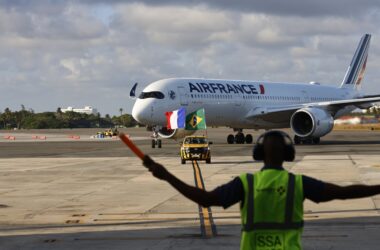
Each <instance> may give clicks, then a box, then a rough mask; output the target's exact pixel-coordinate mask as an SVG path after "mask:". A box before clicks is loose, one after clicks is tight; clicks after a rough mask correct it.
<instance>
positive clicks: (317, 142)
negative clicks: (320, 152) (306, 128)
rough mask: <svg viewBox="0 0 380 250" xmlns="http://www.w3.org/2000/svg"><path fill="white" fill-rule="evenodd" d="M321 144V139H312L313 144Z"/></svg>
mask: <svg viewBox="0 0 380 250" xmlns="http://www.w3.org/2000/svg"><path fill="white" fill-rule="evenodd" d="M320 142H321V138H319V137H314V138H313V143H314V144H319V143H320Z"/></svg>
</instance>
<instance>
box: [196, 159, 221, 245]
mask: <svg viewBox="0 0 380 250" xmlns="http://www.w3.org/2000/svg"><path fill="white" fill-rule="evenodd" d="M192 164H193V169H194V181H195V185H196V187H197V188H200V189H203V190H204V189H205V186H204V182H203V178H202V172H201V169H200V168H199V165H198V162H197V161H196V160H193V161H192ZM198 208H199V219H200V222H201V233H202V236H203V237H206V238H210V237H213V236H216V234H217V233H216V226H215V224H214V219H213V217H212V211H211V208H209V207H208V208H205V207H202V206H198Z"/></svg>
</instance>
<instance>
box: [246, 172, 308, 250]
mask: <svg viewBox="0 0 380 250" xmlns="http://www.w3.org/2000/svg"><path fill="white" fill-rule="evenodd" d="M240 179H241V182H242V183H243V187H244V203H243V204H242V205H241V206H240V214H241V220H242V227H243V228H242V237H241V242H240V249H254V250H298V249H302V246H301V234H302V231H303V200H304V194H303V184H302V175H294V174H292V173H289V172H287V171H286V170H280V169H264V170H262V171H259V172H257V173H255V174H242V175H241V176H240Z"/></svg>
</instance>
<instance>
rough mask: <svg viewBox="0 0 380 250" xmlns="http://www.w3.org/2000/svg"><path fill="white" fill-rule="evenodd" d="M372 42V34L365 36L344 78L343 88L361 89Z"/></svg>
mask: <svg viewBox="0 0 380 250" xmlns="http://www.w3.org/2000/svg"><path fill="white" fill-rule="evenodd" d="M370 40H371V35H370V34H365V35H364V36H363V37H362V39H361V40H360V42H359V45H358V48H357V49H356V51H355V54H354V57H353V58H352V61H351V64H350V66H349V67H348V69H347V72H346V75H345V76H344V79H343V82H342V85H341V88H355V89H357V88H359V87H360V82H361V80H362V79H363V76H364V71H365V68H366V64H367V58H368V49H369V43H370Z"/></svg>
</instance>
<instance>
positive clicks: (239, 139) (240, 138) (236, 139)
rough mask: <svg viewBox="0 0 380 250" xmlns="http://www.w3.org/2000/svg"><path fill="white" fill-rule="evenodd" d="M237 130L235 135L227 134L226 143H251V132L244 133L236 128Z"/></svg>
mask: <svg viewBox="0 0 380 250" xmlns="http://www.w3.org/2000/svg"><path fill="white" fill-rule="evenodd" d="M237 131H238V132H237V134H236V135H235V136H234V135H232V134H230V135H228V136H227V143H228V144H234V143H236V144H244V143H247V144H251V143H252V142H253V137H252V135H251V134H246V135H244V134H243V130H242V129H238V130H237Z"/></svg>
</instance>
